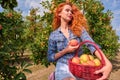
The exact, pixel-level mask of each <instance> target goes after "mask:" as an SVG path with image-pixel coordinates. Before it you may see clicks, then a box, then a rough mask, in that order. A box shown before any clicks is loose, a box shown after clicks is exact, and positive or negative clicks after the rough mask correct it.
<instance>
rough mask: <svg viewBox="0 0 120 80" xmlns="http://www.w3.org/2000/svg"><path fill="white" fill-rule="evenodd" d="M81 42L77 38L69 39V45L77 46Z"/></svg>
mask: <svg viewBox="0 0 120 80" xmlns="http://www.w3.org/2000/svg"><path fill="white" fill-rule="evenodd" d="M78 44H79V43H78V41H77V40H76V39H71V40H70V41H69V45H70V46H77V45H78Z"/></svg>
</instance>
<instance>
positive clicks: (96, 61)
mask: <svg viewBox="0 0 120 80" xmlns="http://www.w3.org/2000/svg"><path fill="white" fill-rule="evenodd" d="M93 61H94V63H95V65H96V66H100V65H101V62H100V60H99V59H98V58H96V59H94V60H93Z"/></svg>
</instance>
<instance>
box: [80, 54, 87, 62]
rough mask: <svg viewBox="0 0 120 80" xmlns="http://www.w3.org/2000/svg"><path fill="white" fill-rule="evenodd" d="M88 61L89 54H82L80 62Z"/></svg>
mask: <svg viewBox="0 0 120 80" xmlns="http://www.w3.org/2000/svg"><path fill="white" fill-rule="evenodd" d="M87 61H89V56H88V55H87V54H82V55H81V56H80V62H81V64H83V63H86V62H87Z"/></svg>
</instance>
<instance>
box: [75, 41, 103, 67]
mask: <svg viewBox="0 0 120 80" xmlns="http://www.w3.org/2000/svg"><path fill="white" fill-rule="evenodd" d="M85 43H88V44H92V45H93V46H94V47H95V48H96V50H98V52H99V54H100V56H101V61H102V64H103V65H105V60H104V58H103V55H102V53H101V51H100V48H99V47H98V46H97V45H96V44H95V43H94V42H92V41H89V40H85V41H83V42H80V43H79V47H78V49H77V51H76V53H75V56H78V52H79V48H80V46H82V45H84V44H85Z"/></svg>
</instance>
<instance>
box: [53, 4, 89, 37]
mask: <svg viewBox="0 0 120 80" xmlns="http://www.w3.org/2000/svg"><path fill="white" fill-rule="evenodd" d="M65 5H70V6H71V7H72V11H73V19H72V21H71V22H70V25H71V26H70V29H71V31H72V32H73V33H74V34H75V35H76V36H80V35H81V32H82V29H83V28H85V29H86V30H88V27H87V20H86V18H85V16H84V15H83V13H82V12H81V11H80V10H79V8H77V6H75V5H74V4H71V3H67V2H66V3H61V4H59V5H58V7H57V8H56V9H55V11H54V18H53V22H52V27H53V29H54V30H56V29H57V28H59V27H60V23H61V21H60V17H59V13H60V12H61V11H62V9H63V7H64V6H65Z"/></svg>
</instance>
